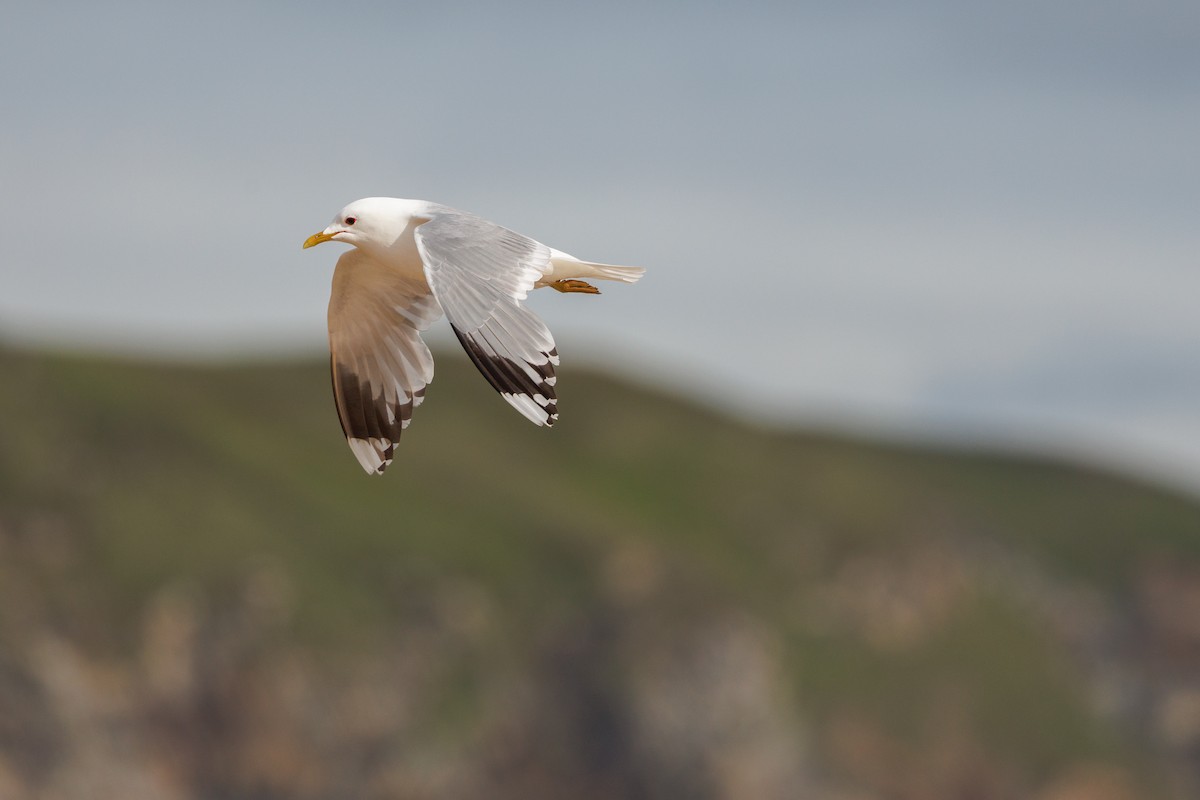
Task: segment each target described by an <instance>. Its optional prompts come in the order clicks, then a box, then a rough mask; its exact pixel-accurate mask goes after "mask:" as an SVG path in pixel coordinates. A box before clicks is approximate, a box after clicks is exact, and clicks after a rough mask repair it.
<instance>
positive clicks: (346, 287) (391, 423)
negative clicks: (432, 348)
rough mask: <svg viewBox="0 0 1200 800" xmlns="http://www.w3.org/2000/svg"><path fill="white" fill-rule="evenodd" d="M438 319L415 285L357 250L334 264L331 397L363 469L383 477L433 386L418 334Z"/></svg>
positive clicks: (437, 310) (423, 292) (430, 361)
mask: <svg viewBox="0 0 1200 800" xmlns="http://www.w3.org/2000/svg"><path fill="white" fill-rule="evenodd" d="M440 316H441V309H440V308H438V304H437V300H436V299H435V298H434V297H433V295H432V294H430V293H429V289H428V288H427V287H426V286H425V285H424V284H423V283H421V282H420V281H419V280H412V279H406V278H404V277H402V276H398V275H397V274H396V273H395V271H393V270H388V269H387V268H386V267H384V266H383V265H382V264H380V263H379V262H377V261H374V260H373V259H371V258H369V257H367V256H366V255H364V254H363V253H362V251H360V250H359V249H358V248H354V249H352V250H348V251H346V252H345V253H343V254H342V257H341V258H339V259H338V262H337V268H336V269H335V270H334V272H333V291H332V293H331V295H330V298H329V352H330V369H331V371H332V373H333V398H334V402H335V403H336V404H337V411H338V417H339V418H340V419H341V421H342V432H343V433H345V434H346V440H347V441H348V442H349V443H350V449H351V450H353V451H354V455H355V456H356V457H357V458H358V463H360V464H362V467H363V469H365V470H366V471H367V472H371V473H381V472H383V470H384V469H385V468H386V467H387V465H388V464H390V463H391V462H392V453H393V450H394V448H395V446H396V442H397V441H399V439H400V433H401V432H402V431H403V430H404V429H405V428H407V427H408V423H409V421H410V419H411V418H412V412H413V409H414V408H416V407H417V406H419V405H420V404H421V400H423V399H424V397H425V385H426V384H428V383H429V382H430V381H431V380H433V356H432V355H430V353H429V348H428V347H426V346H425V342H423V341H421V337H420V335H419V333H418V332H419V331H423V330H425V329H426V328H428V327H429V326H430V325H431V324H432V323H433V322H434V320H436V319H437V318H438V317H440Z"/></svg>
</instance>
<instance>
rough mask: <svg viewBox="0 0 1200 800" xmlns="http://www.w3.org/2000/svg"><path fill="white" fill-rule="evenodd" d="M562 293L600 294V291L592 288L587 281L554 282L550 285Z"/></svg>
mask: <svg viewBox="0 0 1200 800" xmlns="http://www.w3.org/2000/svg"><path fill="white" fill-rule="evenodd" d="M550 286H552V287H553V288H555V289H558V290H559V291H560V292H583V293H584V294H600V290H599V289H597V288H596V287H595V286H592V285H591V284H590V283H588V282H587V281H577V280H564V281H554V282H553V283H551V284H550Z"/></svg>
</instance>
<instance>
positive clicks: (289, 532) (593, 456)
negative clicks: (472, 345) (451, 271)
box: [0, 350, 1200, 800]
mask: <svg viewBox="0 0 1200 800" xmlns="http://www.w3.org/2000/svg"><path fill="white" fill-rule="evenodd" d="M0 368H2V369H3V375H4V388H3V389H2V390H0V797H3V798H10V797H12V798H25V797H29V798H34V797H36V798H51V797H52V798H75V797H80V798H82V797H93V796H110V797H117V796H119V797H123V798H130V800H138V798H142V797H145V798H156V799H157V798H181V799H182V798H205V799H206V800H207V798H246V799H247V800H249V799H250V798H274V797H279V798H284V797H287V798H347V797H371V798H374V797H378V798H385V797H388V798H390V797H414V798H425V797H428V798H434V797H437V798H445V797H462V798H467V797H488V798H514V800H515V798H543V797H544V798H561V797H572V798H585V799H586V798H597V799H599V798H639V797H643V798H676V797H678V798H708V797H711V798H748V797H754V798H793V797H813V798H830V800H832V799H833V798H839V799H840V800H849V799H850V798H855V799H856V800H859V799H861V800H871V799H874V798H880V799H882V798H933V799H934V800H937V799H938V798H1014V799H1015V798H1030V797H1033V798H1041V800H1070V799H1071V798H1114V799H1117V798H1154V797H1160V798H1177V797H1178V798H1182V797H1190V796H1195V793H1196V791H1197V786H1198V784H1197V783H1196V782H1195V780H1196V776H1197V774H1200V773H1198V772H1197V763H1198V762H1197V758H1198V757H1200V505H1198V504H1197V503H1195V502H1193V501H1192V500H1189V499H1187V498H1185V497H1181V496H1178V495H1174V494H1171V493H1169V492H1166V491H1160V490H1158V489H1155V488H1153V487H1150V486H1146V485H1142V484H1139V483H1137V482H1134V481H1131V480H1129V479H1126V478H1122V477H1119V476H1115V475H1110V474H1105V473H1101V472H1097V471H1091V470H1087V469H1083V468H1080V467H1076V466H1071V465H1066V464H1059V463H1049V462H1046V461H1042V460H1036V459H1022V458H1015V457H996V456H990V455H985V454H971V453H963V452H950V451H941V450H935V449H922V448H917V447H913V446H907V445H899V444H889V443H879V442H871V441H862V440H851V439H846V438H839V437H835V436H831V435H823V434H818V433H811V432H804V431H780V430H768V429H764V428H756V427H751V426H748V425H746V424H744V423H740V422H736V421H733V420H730V419H728V418H725V417H722V416H720V415H718V414H716V413H713V412H711V411H708V410H705V409H702V408H697V407H694V406H689V405H687V404H685V403H682V402H680V401H679V400H678V399H676V398H674V397H670V396H667V395H664V394H658V393H654V392H651V391H648V390H646V389H643V388H636V387H633V386H630V385H628V384H625V383H622V382H620V381H617V380H614V379H612V378H609V377H606V376H602V375H596V374H590V373H588V372H586V371H583V370H580V369H577V368H573V367H572V366H571V365H570V362H569V361H568V365H567V366H566V367H565V368H564V369H563V370H562V372H561V374H560V382H559V388H560V395H561V396H560V403H559V407H560V410H561V413H562V419H561V421H560V423H559V424H558V425H557V426H556V427H555V428H554V429H552V430H543V429H537V428H534V427H533V426H531V425H529V423H528V422H526V421H525V420H523V419H522V418H521V417H520V416H519V415H517V414H515V413H513V412H512V410H511V409H510V408H509V407H508V406H507V405H506V404H505V403H503V402H502V401H501V400H500V399H499V398H498V397H496V396H495V394H494V393H493V392H492V391H491V390H490V388H489V387H487V385H486V384H485V382H484V381H483V380H482V379H481V378H480V377H479V376H478V375H477V374H475V373H474V370H473V368H472V367H471V366H470V365H469V364H468V363H466V362H465V360H462V359H457V358H454V357H449V356H443V357H442V358H440V360H439V362H438V374H437V377H436V379H435V381H434V383H433V384H432V385H431V387H430V389H429V393H428V398H427V400H428V402H426V404H425V405H423V406H422V407H421V409H420V410H419V411H418V412H417V414H416V415H415V418H414V422H413V425H412V427H411V428H410V429H409V431H408V432H407V433H406V434H405V439H404V441H403V442H402V443H401V445H400V447H399V448H398V450H397V457H396V461H395V463H393V465H392V466H391V467H390V468H389V470H388V472H387V473H386V474H385V475H384V476H382V477H369V476H367V475H365V474H364V473H363V472H362V470H361V469H360V468H359V467H358V465H357V463H356V462H355V460H354V458H353V456H352V454H351V453H350V451H349V449H348V448H347V447H346V445H345V442H344V440H343V439H342V435H341V431H340V429H339V427H338V423H337V418H336V414H335V412H334V410H333V406H332V400H331V397H330V390H329V384H328V374H327V365H326V364H325V363H323V362H321V361H317V360H314V361H311V362H308V361H302V362H294V363H254V364H239V365H235V366H197V365H190V366H180V365H168V364H160V363H143V362H136V361H129V360H116V359H101V358H84V357H70V356H61V355H48V354H43V353H34V352H23V351H13V350H8V351H4V350H0Z"/></svg>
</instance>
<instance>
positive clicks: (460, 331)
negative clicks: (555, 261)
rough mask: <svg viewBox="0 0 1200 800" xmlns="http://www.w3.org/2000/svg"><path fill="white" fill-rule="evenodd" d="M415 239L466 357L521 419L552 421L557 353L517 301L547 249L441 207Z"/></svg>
mask: <svg viewBox="0 0 1200 800" xmlns="http://www.w3.org/2000/svg"><path fill="white" fill-rule="evenodd" d="M416 240H417V248H418V250H419V251H420V253H421V260H422V261H423V262H424V265H425V276H426V277H427V278H428V280H429V286H430V288H432V289H433V293H434V295H435V296H436V297H437V301H438V302H439V303H440V304H441V307H442V309H443V310H444V311H445V312H446V317H447V318H448V319H449V320H450V325H451V327H452V328H453V329H454V334H455V335H456V336H457V337H458V341H459V342H460V343H461V344H462V346H463V349H464V350H466V351H467V355H468V356H470V358H471V361H472V362H474V364H475V366H476V367H478V368H479V371H480V372H481V373H483V376H484V377H485V378H487V380H488V382H489V383H491V384H492V386H493V387H495V389H496V391H498V392H499V393H500V395H501V396H502V397H503V398H504V399H505V400H507V401H508V402H509V403H510V404H512V406H513V407H514V408H516V409H517V410H518V411H520V412H521V413H522V414H524V415H525V416H526V417H527V418H528V419H530V420H531V421H533V422H534V423H535V424H537V425H547V426H549V425H553V424H554V422H555V420H557V419H558V401H557V398H556V396H555V393H554V383H555V375H554V367H555V366H556V365H557V364H558V363H559V362H558V350H557V348H555V346H554V337H552V336H551V335H550V330H549V329H548V328H547V327H546V325H545V323H543V322H542V321H541V320H540V319H538V317H537V315H535V314H534V313H533V312H532V311H529V310H528V309H526V308H524V307H523V306H521V301H522V300H524V299H525V297H526V296H527V295H528V294H529V290H530V289H532V288H533V286H534V284H535V283H536V282H537V281H538V280H539V279H541V278H542V276H543V275H545V274H547V273H548V272H549V271H550V270H551V264H550V248H548V247H546V246H545V245H543V244H541V243H540V242H536V241H534V240H533V239H530V238H528V237H526V236H522V235H521V234H519V233H515V232H513V231H510V230H508V229H507V228H502V227H501V226H499V225H496V224H494V223H491V222H488V221H487V220H484V219H480V218H479V217H476V216H474V215H472V214H467V213H464V212H461V211H454V210H453V209H449V208H444V207H443V208H441V209H439V210H438V211H436V212H435V213H433V214H432V215H431V218H430V220H429V221H428V222H425V223H423V224H422V225H420V226H418V227H417V229H416Z"/></svg>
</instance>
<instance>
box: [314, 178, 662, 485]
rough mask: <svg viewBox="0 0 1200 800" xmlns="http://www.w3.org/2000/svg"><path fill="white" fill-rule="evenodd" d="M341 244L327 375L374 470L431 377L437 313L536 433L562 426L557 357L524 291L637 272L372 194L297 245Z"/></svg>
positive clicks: (470, 217)
mask: <svg viewBox="0 0 1200 800" xmlns="http://www.w3.org/2000/svg"><path fill="white" fill-rule="evenodd" d="M322 242H345V243H346V244H349V245H352V247H351V249H349V250H347V251H346V252H344V253H342V255H341V257H340V258H338V261H337V266H336V267H335V268H334V271H333V287H332V291H331V293H330V297H329V350H330V371H331V372H332V374H333V396H334V402H335V404H336V405H337V412H338V418H339V419H340V420H341V423H342V432H343V433H344V434H345V435H346V441H347V442H349V444H350V449H351V450H352V451H353V452H354V455H355V456H356V457H357V458H358V462H359V463H360V464H361V465H362V467H363V469H364V470H366V471H367V472H368V473H371V474H376V475H378V474H381V473H382V472H383V471H384V469H386V468H387V466H388V464H390V463H392V458H393V455H394V452H395V447H396V443H397V442H398V441H399V439H400V434H401V432H402V431H403V430H404V429H405V428H407V427H408V423H409V422H410V421H411V419H412V412H413V409H415V408H416V407H417V406H419V405H420V404H421V401H422V400H424V398H425V387H426V385H428V384H429V382H430V381H432V380H433V356H432V355H431V354H430V352H429V348H428V347H427V346H426V345H425V342H424V341H422V339H421V336H420V333H421V331H424V330H426V329H427V328H429V326H430V325H431V324H433V323H434V322H435V321H436V320H437V319H438V318H439V317H441V316H442V314H445V315H446V318H447V319H448V320H449V321H450V327H451V329H452V330H453V331H454V335H455V336H457V337H458V341H459V342H460V343H461V344H462V346H463V349H464V350H466V351H467V355H468V356H469V357H470V359H471V361H472V362H473V363H474V364H475V366H476V367H478V369H479V371H480V372H481V373H483V376H484V377H485V378H487V380H488V382H489V383H491V384H492V386H493V387H494V388H495V389H496V391H498V392H499V393H500V395H501V396H502V397H503V398H504V399H505V400H507V401H508V402H509V403H510V404H511V405H512V406H513V407H514V408H515V409H517V411H520V412H521V413H522V414H524V415H525V416H526V417H527V418H528V419H529V420H531V421H532V422H533V423H534V424H536V425H544V426H547V427H549V426H551V425H553V424H554V422H555V420H557V419H558V403H557V400H556V396H555V393H554V384H555V381H556V377H555V374H554V368H555V366H557V365H558V363H559V359H558V349H557V348H556V347H555V344H554V337H552V336H551V335H550V331H549V329H547V328H546V325H545V323H543V322H542V321H541V320H540V319H538V317H537V316H536V315H535V314H534V313H533V312H531V311H529V310H528V309H527V308H525V307H524V306H523V305H522V303H521V301H523V300H524V299H525V298H526V296H527V295H528V294H529V292H530V290H531V289H538V288H542V287H546V286H548V287H550V288H552V289H557V290H558V291H560V292H582V293H585V294H599V293H600V292H599V290H598V289H597V288H596V287H594V286H592V285H591V284H590V283H587V282H586V281H585V280H584V279H585V278H588V279H601V280H612V281H622V282H624V283H634V282H635V281H637V280H638V279H639V278H640V277H642V273H643V272H644V270H643V269H642V268H641V267H620V266H615V265H612V264H597V263H592V262H590V261H581V260H579V259H578V258H575V257H574V256H571V255H567V254H566V253H564V252H562V251H561V250H555V249H554V248H552V247H547V246H546V245H544V244H542V243H541V242H538V241H535V240H533V239H530V238H529V237H528V236H522V235H521V234H519V233H516V232H514V231H511V230H509V229H507V228H503V227H501V226H499V225H497V224H495V223H494V222H489V221H487V220H485V219H482V218H480V217H477V216H475V215H474V214H469V213H467V212H465V211H458V210H456V209H453V208H450V207H448V206H444V205H440V204H438V203H431V202H427V201H425V200H402V199H399V198H395V197H368V198H364V199H362V200H356V201H354V202H353V203H351V204H350V205H348V206H346V207H345V208H343V209H342V210H341V211H340V212H338V214H337V216H335V217H334V218H333V222H331V223H330V224H329V226H328V227H327V228H325V230H323V231H321V232H320V233H314V234H313V235H312V236H310V237H308V239H306V240H305V242H304V247H305V249H307V248H309V247H313V246H314V245H318V244H321V243H322Z"/></svg>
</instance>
